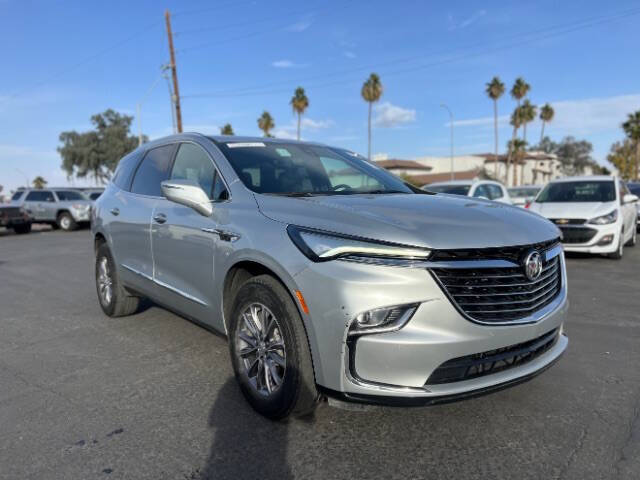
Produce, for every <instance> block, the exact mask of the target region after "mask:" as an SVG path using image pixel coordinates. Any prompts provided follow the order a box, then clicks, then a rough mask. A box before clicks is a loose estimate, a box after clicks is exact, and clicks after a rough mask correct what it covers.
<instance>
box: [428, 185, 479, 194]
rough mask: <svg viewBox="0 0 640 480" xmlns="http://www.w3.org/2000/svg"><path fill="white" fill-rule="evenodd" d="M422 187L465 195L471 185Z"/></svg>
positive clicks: (437, 191)
mask: <svg viewBox="0 0 640 480" xmlns="http://www.w3.org/2000/svg"><path fill="white" fill-rule="evenodd" d="M424 188H425V190H428V191H430V192H435V193H449V194H451V195H464V196H465V197H466V196H467V195H468V194H469V189H470V188H471V185H427V186H426V187H424Z"/></svg>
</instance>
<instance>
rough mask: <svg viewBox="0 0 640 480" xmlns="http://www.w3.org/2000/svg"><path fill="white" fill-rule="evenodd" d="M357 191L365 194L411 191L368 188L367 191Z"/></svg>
mask: <svg viewBox="0 0 640 480" xmlns="http://www.w3.org/2000/svg"><path fill="white" fill-rule="evenodd" d="M358 193H362V194H365V195H369V194H373V195H378V194H381V193H411V192H403V191H402V190H369V191H367V192H358Z"/></svg>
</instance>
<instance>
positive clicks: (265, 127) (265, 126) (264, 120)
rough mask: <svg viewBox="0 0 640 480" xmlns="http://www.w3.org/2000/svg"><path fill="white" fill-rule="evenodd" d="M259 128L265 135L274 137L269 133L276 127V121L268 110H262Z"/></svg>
mask: <svg viewBox="0 0 640 480" xmlns="http://www.w3.org/2000/svg"><path fill="white" fill-rule="evenodd" d="M258 128H259V129H260V130H262V131H263V132H264V136H265V137H272V136H273V135H271V134H270V133H269V131H270V130H273V129H274V128H276V123H275V122H274V121H273V117H272V116H271V114H270V113H269V112H267V111H266V110H265V111H264V112H262V115H260V118H258Z"/></svg>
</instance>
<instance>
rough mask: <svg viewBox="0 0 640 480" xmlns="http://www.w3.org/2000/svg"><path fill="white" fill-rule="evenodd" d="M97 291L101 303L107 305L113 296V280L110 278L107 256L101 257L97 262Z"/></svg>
mask: <svg viewBox="0 0 640 480" xmlns="http://www.w3.org/2000/svg"><path fill="white" fill-rule="evenodd" d="M98 292H99V293H100V301H101V302H102V304H103V305H105V306H107V305H109V304H110V303H111V299H112V298H113V280H112V279H111V273H110V271H109V262H108V260H107V257H102V258H101V259H100V263H99V264H98Z"/></svg>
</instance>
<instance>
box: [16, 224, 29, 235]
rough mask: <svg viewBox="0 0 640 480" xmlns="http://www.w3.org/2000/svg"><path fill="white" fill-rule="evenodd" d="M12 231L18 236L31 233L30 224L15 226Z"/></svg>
mask: <svg viewBox="0 0 640 480" xmlns="http://www.w3.org/2000/svg"><path fill="white" fill-rule="evenodd" d="M13 231H14V232H16V233H17V234H18V235H23V234H25V233H29V232H30V231H31V224H30V223H23V224H22V225H16V226H15V227H13Z"/></svg>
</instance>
